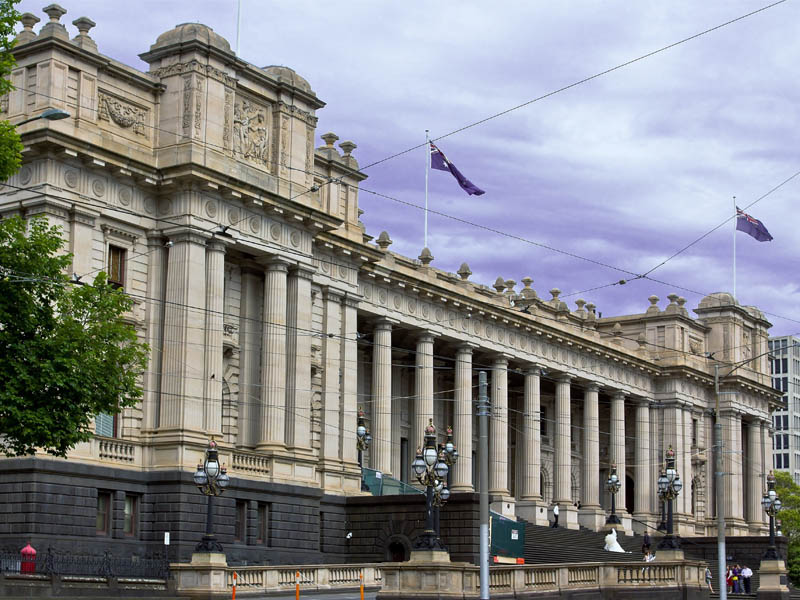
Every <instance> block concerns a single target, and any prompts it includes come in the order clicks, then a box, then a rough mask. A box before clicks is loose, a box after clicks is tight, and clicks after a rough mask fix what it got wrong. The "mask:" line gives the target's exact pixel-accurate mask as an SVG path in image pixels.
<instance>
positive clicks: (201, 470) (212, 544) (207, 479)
mask: <svg viewBox="0 0 800 600" xmlns="http://www.w3.org/2000/svg"><path fill="white" fill-rule="evenodd" d="M230 482H231V480H230V477H228V470H227V469H226V468H225V467H224V466H222V467H220V464H219V451H218V450H217V443H216V442H215V441H214V440H211V441H210V442H208V448H206V459H205V461H203V464H201V465H197V471H195V474H194V483H195V485H197V487H198V488H199V490H200V491H201V492H202V493H203V494H204V495H206V496H207V497H208V504H207V506H206V533H205V535H204V536H203V539H202V540H201V541H200V543H199V544H197V546H195V548H194V551H195V552H222V545H220V543H219V542H218V541H217V538H216V537H214V530H213V528H212V516H213V512H214V497H215V496H219V495H220V494H222V492H224V491H225V488H227V487H228V484H229V483H230Z"/></svg>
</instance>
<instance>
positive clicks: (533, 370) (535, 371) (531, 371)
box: [523, 364, 542, 377]
mask: <svg viewBox="0 0 800 600" xmlns="http://www.w3.org/2000/svg"><path fill="white" fill-rule="evenodd" d="M523 372H524V374H525V375H531V376H533V377H540V376H541V375H542V367H541V366H540V365H535V364H527V365H525V366H524V367H523Z"/></svg>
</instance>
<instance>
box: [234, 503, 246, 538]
mask: <svg viewBox="0 0 800 600" xmlns="http://www.w3.org/2000/svg"><path fill="white" fill-rule="evenodd" d="M246 534H247V502H245V501H244V500H237V501H236V521H235V524H234V529H233V540H234V541H235V542H244V541H245V536H246Z"/></svg>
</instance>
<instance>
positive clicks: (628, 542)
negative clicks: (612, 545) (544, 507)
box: [525, 523, 657, 564]
mask: <svg viewBox="0 0 800 600" xmlns="http://www.w3.org/2000/svg"><path fill="white" fill-rule="evenodd" d="M605 537H606V534H605V533H598V532H594V531H590V530H588V529H583V528H581V529H567V528H565V527H555V528H553V527H546V526H543V525H533V524H532V523H526V524H525V563H526V564H547V563H575V562H630V561H632V560H634V561H637V560H642V539H643V538H642V536H639V535H632V536H629V535H618V536H617V541H618V542H619V545H620V546H622V547H623V548H625V550H627V552H625V553H622V552H606V551H605V550H603V546H604V545H605ZM656 543H657V542H656V540H655V538H653V537H652V536H651V546H652V547H655V544H656Z"/></svg>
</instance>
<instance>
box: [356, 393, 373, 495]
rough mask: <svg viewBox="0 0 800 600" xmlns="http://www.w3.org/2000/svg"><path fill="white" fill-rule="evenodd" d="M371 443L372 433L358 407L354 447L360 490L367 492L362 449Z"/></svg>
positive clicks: (362, 412)
mask: <svg viewBox="0 0 800 600" xmlns="http://www.w3.org/2000/svg"><path fill="white" fill-rule="evenodd" d="M370 443H372V434H371V433H370V432H369V429H367V426H366V424H365V421H364V411H363V410H361V407H359V408H358V426H357V427H356V448H358V468H359V469H360V470H361V491H362V492H368V491H369V486H367V482H366V481H364V464H363V460H364V450H366V449H367V448H369V445H370Z"/></svg>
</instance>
